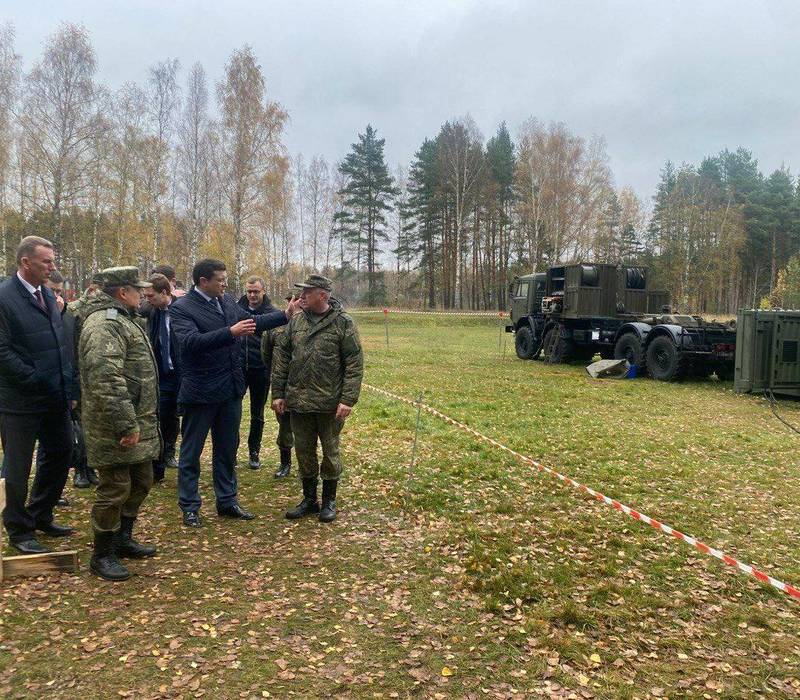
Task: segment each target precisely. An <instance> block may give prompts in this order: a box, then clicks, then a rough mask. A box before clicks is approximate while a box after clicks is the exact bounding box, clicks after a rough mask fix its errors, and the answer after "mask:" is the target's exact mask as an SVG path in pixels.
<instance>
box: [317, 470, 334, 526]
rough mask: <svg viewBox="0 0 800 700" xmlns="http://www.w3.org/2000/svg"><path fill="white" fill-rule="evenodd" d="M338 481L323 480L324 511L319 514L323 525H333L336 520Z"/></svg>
mask: <svg viewBox="0 0 800 700" xmlns="http://www.w3.org/2000/svg"><path fill="white" fill-rule="evenodd" d="M338 483H339V482H338V481H337V480H336V479H323V480H322V510H320V512H319V520H320V522H321V523H331V522H333V521H334V520H336V486H337V485H338Z"/></svg>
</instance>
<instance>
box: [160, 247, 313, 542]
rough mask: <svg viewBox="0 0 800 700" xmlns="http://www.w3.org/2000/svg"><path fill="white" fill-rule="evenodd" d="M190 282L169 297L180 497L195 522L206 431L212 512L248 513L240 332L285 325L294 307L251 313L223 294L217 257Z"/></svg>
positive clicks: (224, 279)
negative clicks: (239, 475) (241, 493)
mask: <svg viewBox="0 0 800 700" xmlns="http://www.w3.org/2000/svg"><path fill="white" fill-rule="evenodd" d="M192 278H193V280H194V288H193V289H192V290H191V291H190V292H189V293H188V294H186V296H183V297H181V298H180V299H178V300H177V301H175V302H173V304H172V305H171V324H172V329H173V332H174V334H175V338H176V339H177V342H178V350H179V362H180V368H181V382H180V388H179V390H178V404H179V406H180V408H181V410H182V412H183V423H182V427H181V451H180V458H179V460H178V504H179V506H180V508H181V511H183V524H184V525H186V526H187V527H200V526H201V525H202V521H201V519H200V513H199V511H200V506H201V500H200V493H199V490H198V486H197V482H198V479H199V477H200V456H201V454H202V452H203V446H204V444H205V441H206V438H207V437H208V433H209V431H210V432H211V444H212V449H213V457H212V475H213V480H214V494H215V496H216V501H217V513H218V514H219V515H221V516H225V517H230V518H241V519H243V520H250V519H252V518H253V517H254V516H253V514H252V513H248V512H247V511H246V510H244V509H243V508H242V507H241V506H240V504H239V502H238V494H237V481H236V471H235V466H236V450H237V448H238V446H239V423H240V422H241V418H242V397H243V396H244V393H245V381H244V373H243V371H242V355H243V353H242V346H241V343H242V339H243V338H244V337H246V336H248V335H253V334H254V333H255V332H256V331H260V332H263V331H265V330H268V329H270V328H276V327H277V326H282V325H284V324H285V323H287V321H288V320H289V318H291V317H292V315H293V314H294V313H295V312H296V311H297V309H298V308H299V302H298V301H294V302H292V303H290V304H289V306H288V308H287V309H286V312H283V311H272V312H270V313H266V314H257V315H253V314H250V313H248V312H247V311H246V310H245V309H243V308H242V307H241V306H239V305H238V304H237V303H236V301H235V300H234V299H233V298H232V297H231V296H229V295H226V294H225V289H226V288H227V286H228V275H227V272H226V268H225V263H223V262H222V261H221V260H213V259H205V260H201V261H200V262H198V263H197V264H196V265H195V266H194V270H192Z"/></svg>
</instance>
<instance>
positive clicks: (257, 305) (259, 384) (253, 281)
mask: <svg viewBox="0 0 800 700" xmlns="http://www.w3.org/2000/svg"><path fill="white" fill-rule="evenodd" d="M244 291H245V294H244V296H243V297H242V298H241V299H239V306H241V307H242V308H243V309H244V310H245V311H247V313H249V314H253V315H257V314H268V313H272V312H273V311H275V310H276V309H275V307H274V306H273V305H272V302H271V301H270V298H269V297H268V296H267V288H266V284H265V283H264V280H263V279H262V278H261V277H256V276H255V275H254V276H252V277H248V278H247V281H246V282H245V285H244ZM261 336H262V333H261V332H260V331H256V332H255V333H253V335H246V336H244V343H242V351H243V357H244V381H245V384H246V385H247V390H248V391H249V392H250V432H249V433H248V436H247V449H248V453H249V457H250V461H249V466H250V469H261V459H260V455H259V453H260V452H261V437H262V435H263V434H264V404H265V403H266V402H267V394H268V393H269V369H268V368H267V367H266V366H265V365H264V360H263V359H262V358H261Z"/></svg>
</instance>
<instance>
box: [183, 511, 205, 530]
mask: <svg viewBox="0 0 800 700" xmlns="http://www.w3.org/2000/svg"><path fill="white" fill-rule="evenodd" d="M183 524H184V525H185V526H186V527H203V520H202V518H201V517H200V513H198V512H197V511H196V510H187V511H184V513H183Z"/></svg>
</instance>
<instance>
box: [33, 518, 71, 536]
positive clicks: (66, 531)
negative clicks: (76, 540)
mask: <svg viewBox="0 0 800 700" xmlns="http://www.w3.org/2000/svg"><path fill="white" fill-rule="evenodd" d="M36 529H37V530H38V531H39V532H43V533H44V534H45V535H50V537H69V536H70V535H71V534H73V533H74V532H75V530H74V529H73V528H71V527H69V526H67V525H59V524H58V523H56V522H51V523H39V524H38V525H36Z"/></svg>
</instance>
